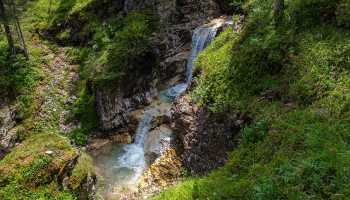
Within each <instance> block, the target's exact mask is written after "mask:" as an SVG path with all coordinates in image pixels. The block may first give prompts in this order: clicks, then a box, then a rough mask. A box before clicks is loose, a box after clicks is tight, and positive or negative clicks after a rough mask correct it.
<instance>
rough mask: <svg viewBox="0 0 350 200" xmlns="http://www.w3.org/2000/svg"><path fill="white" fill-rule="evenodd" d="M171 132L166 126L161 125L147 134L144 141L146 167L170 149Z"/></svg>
mask: <svg viewBox="0 0 350 200" xmlns="http://www.w3.org/2000/svg"><path fill="white" fill-rule="evenodd" d="M172 134H173V132H172V130H171V129H170V127H168V126H167V125H161V126H159V127H157V128H155V129H154V130H153V131H151V132H149V133H148V136H147V138H146V140H145V146H144V149H145V159H146V162H147V164H148V165H150V164H152V163H153V162H154V161H155V160H156V159H157V158H158V157H160V156H161V155H163V154H164V152H165V151H167V150H168V149H170V147H171V140H172Z"/></svg>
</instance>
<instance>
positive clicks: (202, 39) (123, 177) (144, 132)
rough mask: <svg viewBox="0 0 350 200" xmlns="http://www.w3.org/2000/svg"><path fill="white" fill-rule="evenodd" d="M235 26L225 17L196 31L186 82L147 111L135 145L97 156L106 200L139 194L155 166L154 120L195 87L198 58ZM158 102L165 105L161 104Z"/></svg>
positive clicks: (162, 93) (147, 107)
mask: <svg viewBox="0 0 350 200" xmlns="http://www.w3.org/2000/svg"><path fill="white" fill-rule="evenodd" d="M232 24H233V23H232V22H231V19H230V17H222V18H219V19H214V20H212V21H211V22H210V23H208V24H206V25H202V26H200V27H198V28H196V29H195V30H194V31H193V37H192V50H191V54H190V57H189V58H188V61H187V70H186V80H185V82H184V83H180V84H177V85H175V86H171V87H170V88H169V89H166V90H164V91H161V92H160V95H159V96H158V97H157V99H158V100H153V103H151V105H150V106H146V107H145V108H143V111H142V113H143V114H142V115H143V116H142V118H141V119H140V122H139V124H138V127H137V129H136V133H135V138H134V142H133V143H132V144H126V145H122V146H120V145H116V146H117V147H111V149H110V152H103V153H102V156H103V158H102V159H100V158H99V156H101V155H99V153H93V156H94V157H95V160H96V165H97V170H96V171H97V172H101V174H98V175H99V176H100V178H99V179H100V180H103V181H104V182H103V183H101V184H100V185H103V186H102V187H101V188H100V190H102V196H104V198H105V199H115V198H121V194H120V193H122V192H123V191H124V192H125V191H127V190H130V189H131V190H132V189H133V190H137V185H138V183H139V181H140V178H141V176H142V174H143V173H144V172H145V170H146V168H147V167H149V166H148V165H150V164H152V162H150V161H149V160H148V161H146V159H147V158H146V157H145V140H147V137H149V135H148V133H149V131H150V128H151V122H152V120H153V119H154V118H156V117H161V116H162V115H166V114H169V113H170V108H171V102H173V101H174V100H175V99H176V98H177V97H178V96H179V95H181V94H182V93H183V92H185V90H186V89H187V88H188V87H189V85H190V84H191V81H192V71H193V66H194V63H195V61H196V58H197V56H198V54H199V53H200V52H201V51H203V50H204V49H205V47H206V46H208V45H209V43H210V42H211V41H212V40H213V39H214V38H215V36H216V34H217V32H218V29H220V28H221V29H223V28H224V27H227V26H230V25H231V26H232ZM157 101H161V102H160V103H159V102H157ZM153 129H154V127H153ZM163 134H166V133H162V132H160V135H158V137H160V138H163V141H162V142H164V139H165V138H164V137H169V138H168V139H169V140H172V138H173V137H174V136H171V135H170V136H166V135H165V136H164V135H163ZM155 142H157V141H151V143H153V144H152V145H154V146H161V145H163V144H154V143H155ZM158 142H161V141H158ZM167 142H170V141H167ZM149 148H152V147H149ZM163 148H164V147H163ZM107 151H108V150H107ZM163 151H164V150H163ZM94 154H95V155H94ZM158 156H161V155H158ZM148 159H149V158H148ZM155 159H156V158H153V161H154V160H155ZM147 164H148V165H147ZM99 176H98V177H99Z"/></svg>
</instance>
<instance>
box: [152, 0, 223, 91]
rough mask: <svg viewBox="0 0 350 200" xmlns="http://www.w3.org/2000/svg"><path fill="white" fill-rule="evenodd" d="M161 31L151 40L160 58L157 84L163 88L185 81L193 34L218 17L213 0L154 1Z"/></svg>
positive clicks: (216, 6)
mask: <svg viewBox="0 0 350 200" xmlns="http://www.w3.org/2000/svg"><path fill="white" fill-rule="evenodd" d="M155 1H156V3H155V9H156V10H157V12H158V15H159V16H160V25H161V31H160V33H159V34H157V36H156V37H155V38H154V39H153V40H154V44H155V48H156V50H157V52H158V53H159V57H160V61H161V62H160V82H161V83H162V84H164V85H166V86H169V85H173V84H174V82H175V83H176V82H177V83H178V82H181V81H184V80H185V72H186V64H187V59H188V57H189V55H190V50H191V39H192V31H193V30H194V29H195V28H197V27H198V26H200V25H203V24H205V23H206V22H208V21H209V20H210V19H212V18H215V17H217V16H219V15H220V13H221V10H220V7H219V5H218V4H217V2H216V1H214V0H177V1H175V0H155Z"/></svg>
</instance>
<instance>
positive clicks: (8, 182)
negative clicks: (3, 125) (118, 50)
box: [0, 0, 92, 200]
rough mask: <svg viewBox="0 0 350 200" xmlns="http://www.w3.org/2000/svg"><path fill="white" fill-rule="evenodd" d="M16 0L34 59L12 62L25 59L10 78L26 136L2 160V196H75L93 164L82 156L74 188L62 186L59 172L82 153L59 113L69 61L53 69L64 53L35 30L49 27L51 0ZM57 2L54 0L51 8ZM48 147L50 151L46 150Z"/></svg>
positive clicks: (74, 177) (12, 64) (32, 197)
mask: <svg viewBox="0 0 350 200" xmlns="http://www.w3.org/2000/svg"><path fill="white" fill-rule="evenodd" d="M18 3H19V4H18V5H23V7H24V8H25V10H24V12H23V13H21V19H22V20H21V23H22V27H23V32H24V34H25V38H26V41H27V45H28V48H29V52H30V56H31V58H30V61H29V62H25V61H23V60H21V59H20V58H16V59H14V61H13V62H10V63H8V66H9V67H18V65H16V63H21V64H22V69H21V71H20V72H22V71H23V72H25V73H19V72H17V71H10V72H9V73H10V74H9V75H10V77H12V76H14V77H15V78H16V79H14V80H11V81H13V83H15V84H16V88H15V89H16V90H17V91H18V92H19V93H18V94H19V96H18V97H17V99H16V103H17V104H18V106H19V107H18V110H19V115H20V117H21V118H22V120H23V121H22V123H21V124H20V127H22V128H18V134H19V137H20V138H21V139H23V140H24V141H23V143H21V144H20V145H18V146H16V147H15V148H14V149H13V150H12V151H11V153H9V154H8V155H7V156H6V157H5V158H4V159H3V160H1V161H0V177H1V179H0V199H11V200H12V199H75V198H76V195H75V194H77V193H78V191H76V190H77V188H78V185H79V184H80V182H81V181H84V179H85V177H86V176H87V175H88V174H91V173H92V168H91V166H92V163H91V160H89V159H88V158H87V156H86V155H83V156H82V157H84V159H82V158H79V161H78V165H77V168H78V169H74V170H73V175H72V176H71V183H70V185H69V187H72V188H71V189H72V190H71V191H68V190H67V191H66V190H64V189H62V188H60V186H59V181H58V175H59V174H60V173H61V172H62V170H63V169H64V168H65V166H66V165H67V164H68V163H69V162H71V161H73V160H74V159H75V157H76V156H78V153H77V151H76V150H75V149H74V148H73V147H72V146H71V144H70V141H69V140H68V139H67V138H66V137H64V136H62V135H60V131H59V126H58V121H59V115H60V113H61V112H62V110H63V109H65V105H64V99H63V98H65V97H67V95H68V94H66V93H65V94H62V92H63V91H67V90H68V89H69V88H67V87H68V77H67V76H68V71H66V70H67V67H66V66H67V65H69V63H60V65H61V66H65V67H63V68H62V70H63V71H59V70H56V69H54V68H55V67H58V66H55V62H54V60H56V59H55V58H56V57H57V56H60V55H59V54H60V49H58V48H57V47H55V46H54V45H51V44H49V43H48V42H45V41H42V40H41V39H40V37H39V36H38V35H37V34H36V30H37V29H42V28H45V27H47V26H48V22H49V19H50V16H49V15H48V12H47V11H48V7H49V6H48V3H49V1H46V0H37V1H29V2H26V4H21V2H20V1H18ZM57 6H58V4H57V3H56V1H53V6H52V9H55V8H56V7H57ZM4 48H5V47H4ZM4 59H6V58H4ZM65 62H69V61H68V60H66V61H65ZM53 72H55V74H54V73H53ZM56 72H57V74H56ZM18 74H19V75H18ZM54 76H61V77H60V78H62V79H57V77H54ZM55 78H56V79H57V80H58V82H57V83H55V82H54V81H55ZM28 83H30V85H28ZM17 88H18V89H17ZM48 151H49V152H50V151H51V152H52V154H48V153H46V152H48ZM75 192H77V193H75Z"/></svg>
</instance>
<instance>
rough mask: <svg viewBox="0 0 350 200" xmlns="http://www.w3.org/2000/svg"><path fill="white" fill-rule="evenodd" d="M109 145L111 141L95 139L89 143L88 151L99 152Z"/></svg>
mask: <svg viewBox="0 0 350 200" xmlns="http://www.w3.org/2000/svg"><path fill="white" fill-rule="evenodd" d="M109 144H111V140H109V139H101V138H94V139H91V140H90V141H89V145H88V148H87V149H88V150H89V151H97V150H100V149H101V148H103V147H105V146H107V145H109Z"/></svg>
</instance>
